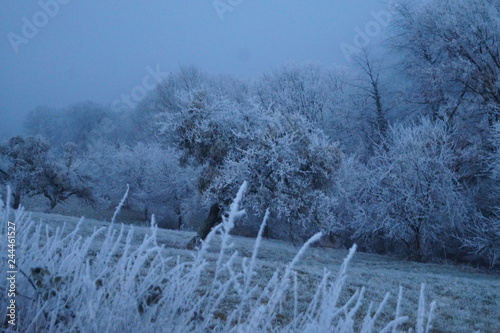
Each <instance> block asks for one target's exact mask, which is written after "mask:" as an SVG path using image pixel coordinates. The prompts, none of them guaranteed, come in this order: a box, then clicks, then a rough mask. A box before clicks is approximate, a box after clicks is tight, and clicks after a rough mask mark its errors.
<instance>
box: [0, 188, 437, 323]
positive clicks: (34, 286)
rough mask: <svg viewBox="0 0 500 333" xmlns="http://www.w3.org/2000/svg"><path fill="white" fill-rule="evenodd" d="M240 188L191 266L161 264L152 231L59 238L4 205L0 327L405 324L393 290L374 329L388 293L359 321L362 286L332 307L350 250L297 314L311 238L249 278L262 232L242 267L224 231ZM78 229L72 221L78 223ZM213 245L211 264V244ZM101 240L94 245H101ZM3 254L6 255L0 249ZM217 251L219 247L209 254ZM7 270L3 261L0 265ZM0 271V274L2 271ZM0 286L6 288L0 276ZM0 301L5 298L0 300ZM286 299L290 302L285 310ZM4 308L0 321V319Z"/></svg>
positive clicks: (425, 318) (423, 315)
mask: <svg viewBox="0 0 500 333" xmlns="http://www.w3.org/2000/svg"><path fill="white" fill-rule="evenodd" d="M244 191H245V186H242V188H241V189H240V191H239V193H238V195H237V197H236V199H235V201H234V203H233V204H232V205H231V207H230V210H229V213H228V217H227V219H224V221H223V223H222V224H221V225H219V226H218V227H216V228H215V229H214V231H213V232H212V233H211V234H210V235H209V237H208V238H207V240H206V241H205V242H204V243H203V245H202V247H201V249H199V251H197V252H195V253H193V255H192V257H191V259H190V260H186V259H181V258H177V259H176V258H169V257H166V256H165V253H164V250H163V248H162V247H161V246H158V244H157V242H156V232H157V229H156V227H155V226H154V225H152V227H151V232H150V234H148V235H147V236H146V237H145V238H144V239H143V240H142V241H139V242H137V241H135V238H134V230H133V229H131V230H130V231H129V232H125V228H124V227H123V225H122V227H121V228H119V230H117V228H115V227H116V226H115V225H113V224H111V225H110V226H109V227H107V228H101V229H98V230H95V231H94V232H93V234H92V235H89V236H88V237H83V236H80V235H79V234H78V232H79V229H78V227H77V228H76V229H75V230H73V231H71V232H69V233H67V232H66V231H65V230H64V229H65V227H64V226H62V227H61V228H57V229H56V230H52V229H50V228H49V227H47V226H45V225H44V224H42V223H35V222H34V221H33V220H31V219H30V218H29V216H27V215H26V214H25V213H24V212H23V211H22V210H18V211H16V212H9V210H8V208H7V209H6V208H5V207H2V225H1V228H2V230H1V231H2V235H3V237H5V235H6V227H7V221H8V217H9V214H11V213H13V214H15V219H14V221H15V223H16V228H17V230H16V231H17V239H16V258H17V259H16V260H17V261H16V266H17V267H16V269H17V271H18V272H19V273H18V274H17V280H16V288H17V294H16V297H15V300H16V316H17V317H16V325H15V326H9V324H8V323H7V322H5V323H3V324H2V325H3V328H4V329H8V330H10V331H11V332H207V331H210V332H311V333H312V332H366V333H368V332H372V331H373V329H374V325H376V327H377V329H380V331H381V332H401V325H402V324H403V323H405V322H406V321H407V320H408V317H405V316H403V315H402V314H401V302H402V297H401V292H400V295H399V297H398V302H397V307H396V309H395V312H394V316H393V318H394V319H392V320H389V322H387V323H382V322H380V318H379V316H380V314H381V312H382V309H383V308H384V306H386V303H387V300H388V298H389V296H388V295H387V296H386V297H385V298H384V300H383V301H382V302H381V304H380V305H379V306H378V307H377V309H376V310H375V312H374V311H373V310H374V309H373V307H372V306H370V307H369V310H368V312H367V313H366V314H365V315H362V314H360V306H361V304H362V303H363V301H364V299H363V295H364V289H361V290H358V291H356V292H355V293H354V294H353V295H352V296H351V297H350V299H349V300H348V301H347V302H346V303H342V302H340V301H339V298H340V295H341V292H342V287H343V285H344V284H345V281H346V269H347V265H348V263H349V261H350V260H351V258H352V256H353V254H354V251H355V247H353V248H352V249H351V251H350V253H349V255H348V257H347V258H346V259H345V261H344V264H343V265H342V267H341V269H340V271H339V273H338V274H337V277H332V275H331V273H325V275H324V277H323V279H322V281H321V282H320V284H319V285H318V286H317V290H316V292H315V293H314V295H312V299H311V302H310V303H309V304H308V305H307V306H306V308H305V309H303V310H299V305H298V296H297V295H298V290H299V289H300V284H298V282H297V281H298V279H297V273H296V272H295V271H294V266H295V265H296V264H297V262H298V261H299V260H300V258H301V256H302V255H303V253H304V251H306V250H307V247H308V246H309V245H310V244H311V243H313V242H314V241H316V240H317V239H318V238H319V236H320V234H317V235H315V236H313V237H312V238H311V239H310V240H309V241H308V242H307V243H306V244H305V245H304V247H303V248H302V249H301V250H300V251H299V252H298V254H297V255H296V257H295V258H294V259H293V260H292V262H291V263H290V264H288V266H287V267H286V268H285V270H284V271H279V270H278V271H276V272H275V273H274V274H273V276H272V277H271V278H270V279H269V280H268V281H266V282H264V284H262V283H259V279H257V274H258V269H257V267H258V265H257V263H258V262H257V255H258V251H259V244H260V242H261V236H262V231H263V226H264V224H265V220H264V223H263V226H262V227H261V230H260V233H259V236H258V238H257V240H256V244H255V248H254V251H253V253H252V255H251V257H250V258H246V259H243V260H241V259H240V258H239V256H238V253H236V252H234V253H232V251H231V237H230V236H229V232H230V230H231V228H232V227H233V225H234V222H235V219H236V218H238V217H240V216H241V215H242V214H244V211H242V210H240V209H239V203H240V201H241V199H242V196H243V193H244ZM79 225H80V224H79ZM216 239H219V240H220V247H219V249H218V253H217V254H216V255H215V259H210V257H211V255H210V253H209V250H211V251H210V252H213V250H214V248H213V246H214V244H213V241H214V240H216ZM101 240H102V242H101ZM1 244H2V247H1V248H0V250H1V251H2V253H6V248H5V245H4V244H7V243H6V241H5V239H4V241H2V242H1ZM215 250H216V251H217V249H215ZM0 269H1V271H2V272H7V270H8V269H7V262H6V260H2V261H1V263H0ZM2 274H4V273H2ZM1 281H2V282H1V284H2V288H8V286H7V283H8V282H7V280H6V279H5V278H2V279H1ZM0 297H1V300H2V302H1V303H2V304H4V305H5V304H6V302H7V293H5V292H3V293H1V296H0ZM290 299H291V300H293V301H292V302H291V303H290ZM434 307H435V305H434V303H432V304H431V305H430V309H428V308H427V306H426V305H425V300H424V296H423V291H422V293H421V298H420V302H419V305H418V313H417V322H416V326H415V329H416V332H418V333H423V332H429V331H430V329H431V325H430V322H431V319H432V316H433V310H434ZM6 311H7V307H6V306H2V307H1V310H0V315H2V317H3V318H6V314H7V312H6Z"/></svg>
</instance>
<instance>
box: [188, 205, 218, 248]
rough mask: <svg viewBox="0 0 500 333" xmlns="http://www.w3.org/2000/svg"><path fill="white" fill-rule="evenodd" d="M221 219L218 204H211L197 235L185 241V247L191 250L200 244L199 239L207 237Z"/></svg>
mask: <svg viewBox="0 0 500 333" xmlns="http://www.w3.org/2000/svg"><path fill="white" fill-rule="evenodd" d="M221 221H222V218H221V216H220V207H219V205H218V204H213V205H212V207H210V211H209V213H208V216H207V217H206V218H205V220H203V222H202V224H201V225H200V227H199V229H198V233H197V235H196V236H194V237H193V238H192V239H191V240H190V241H189V242H188V243H187V245H186V247H187V248H188V249H191V250H192V249H194V248H195V247H197V246H198V245H200V243H201V241H202V240H204V239H205V238H207V236H208V234H209V233H210V231H211V230H212V228H213V227H215V226H216V225H217V224H219V223H220V222H221Z"/></svg>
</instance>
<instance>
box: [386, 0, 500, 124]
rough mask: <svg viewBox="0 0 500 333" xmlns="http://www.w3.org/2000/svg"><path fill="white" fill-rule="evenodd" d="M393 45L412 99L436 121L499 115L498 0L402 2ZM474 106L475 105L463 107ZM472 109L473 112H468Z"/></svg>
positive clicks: (395, 24) (491, 118)
mask: <svg viewBox="0 0 500 333" xmlns="http://www.w3.org/2000/svg"><path fill="white" fill-rule="evenodd" d="M395 8H396V15H395V18H394V20H393V22H394V23H393V27H394V35H393V38H392V39H391V43H392V45H393V46H395V47H396V49H397V51H398V53H399V55H400V57H401V59H402V61H401V62H402V65H403V68H405V70H406V74H408V77H409V79H410V81H411V82H412V83H413V86H414V89H413V94H412V95H413V99H414V101H415V102H417V103H419V104H421V105H422V104H424V105H426V106H427V108H428V113H429V115H430V116H431V117H433V118H434V119H443V120H445V121H450V120H457V118H459V117H460V116H461V115H463V113H464V112H466V111H469V112H467V114H466V116H467V118H468V119H469V120H472V118H471V117H472V116H474V119H477V117H485V118H486V119H487V121H488V122H489V124H490V125H491V124H493V122H494V121H495V120H496V119H498V117H499V116H500V87H499V85H498V80H499V77H500V44H499V42H498V41H499V39H500V22H499V20H498V17H499V16H500V3H499V2H498V1H496V0H472V1H471V0H444V1H443V0H431V1H425V2H415V1H407V0H403V1H400V2H399V4H398V5H397V6H395ZM471 103H472V104H474V105H475V106H476V107H475V108H474V109H472V110H471V109H467V108H464V107H466V106H467V105H468V104H471ZM470 111H472V112H470Z"/></svg>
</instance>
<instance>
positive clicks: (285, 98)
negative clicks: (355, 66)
mask: <svg viewBox="0 0 500 333" xmlns="http://www.w3.org/2000/svg"><path fill="white" fill-rule="evenodd" d="M338 85H339V80H338V77H337V75H336V73H334V72H333V71H330V70H326V69H324V68H321V67H319V66H315V65H306V66H299V65H287V66H283V67H281V68H278V69H277V70H275V71H273V72H271V73H266V74H264V75H262V77H261V78H260V79H259V80H258V81H257V82H256V84H255V87H254V90H255V91H254V94H255V98H256V99H257V101H258V103H259V104H261V105H262V106H263V107H265V108H270V109H272V110H280V112H283V113H299V114H301V115H302V116H304V117H305V118H307V119H308V120H309V121H310V122H313V123H316V124H319V125H320V126H321V125H322V124H323V123H324V122H325V120H326V118H327V117H328V116H329V113H330V108H331V106H332V103H333V101H332V99H333V98H334V93H335V90H336V89H337V88H338Z"/></svg>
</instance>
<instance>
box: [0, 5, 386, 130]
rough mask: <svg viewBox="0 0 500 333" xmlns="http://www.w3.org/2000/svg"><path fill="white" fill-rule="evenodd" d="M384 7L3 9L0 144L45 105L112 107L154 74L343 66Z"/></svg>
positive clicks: (239, 73)
mask: <svg viewBox="0 0 500 333" xmlns="http://www.w3.org/2000/svg"><path fill="white" fill-rule="evenodd" d="M385 8H386V4H385V1H384V0H308V1H306V0H303V1H299V0H217V1H214V0H175V1H174V0H144V1H137V0H85V1H82V0H41V1H35V0H33V1H31V0H30V1H27V0H25V1H20V0H3V1H2V9H1V12H0V34H1V36H2V37H1V42H0V55H1V59H0V60H1V62H0V66H1V67H0V112H1V118H0V124H1V126H0V138H2V139H3V138H6V137H8V136H11V135H13V134H15V133H17V132H18V131H20V129H21V121H22V119H23V118H24V115H25V114H26V112H28V111H29V110H31V109H34V108H35V107H36V106H38V105H46V106H49V107H63V106H66V105H69V104H71V103H75V102H79V101H84V100H92V101H95V102H98V103H104V104H111V103H113V101H116V100H117V99H119V98H120V96H121V95H122V94H127V93H130V92H131V90H132V89H133V88H134V87H136V86H138V85H143V80H144V78H145V77H147V76H148V75H149V74H150V72H151V71H153V72H155V71H160V72H162V73H165V72H173V71H177V70H178V68H179V66H180V65H195V66H197V67H199V68H201V69H203V70H205V71H207V72H209V73H228V74H232V75H235V76H239V77H245V78H252V77H257V76H258V75H259V74H261V73H264V72H266V71H269V70H272V69H273V68H276V67H277V66H279V65H282V64H285V63H289V62H295V63H307V62H314V63H318V64H321V65H325V66H334V65H340V66H343V65H345V64H346V63H347V61H346V59H345V57H344V55H343V53H342V51H341V48H340V44H341V43H348V44H350V45H352V44H353V40H354V38H355V37H356V34H357V32H356V31H358V30H356V29H361V30H363V29H365V28H366V27H367V25H369V24H370V22H371V23H373V21H374V16H373V13H372V11H380V10H383V9H385ZM375 32H376V31H375ZM149 83H150V82H148V85H149Z"/></svg>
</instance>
